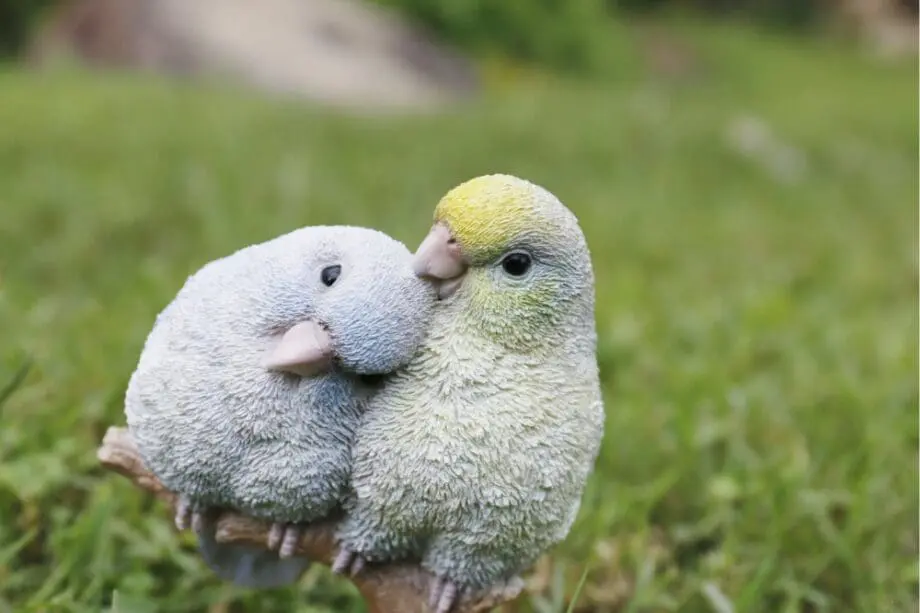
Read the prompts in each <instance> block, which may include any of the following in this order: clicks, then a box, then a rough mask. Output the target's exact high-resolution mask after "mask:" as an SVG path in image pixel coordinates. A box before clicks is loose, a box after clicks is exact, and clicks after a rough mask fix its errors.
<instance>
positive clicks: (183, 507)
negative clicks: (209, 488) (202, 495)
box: [175, 496, 207, 534]
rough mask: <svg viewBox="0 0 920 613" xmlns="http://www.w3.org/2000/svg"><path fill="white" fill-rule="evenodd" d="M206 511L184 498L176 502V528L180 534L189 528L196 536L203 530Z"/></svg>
mask: <svg viewBox="0 0 920 613" xmlns="http://www.w3.org/2000/svg"><path fill="white" fill-rule="evenodd" d="M206 516H207V509H205V508H204V507H201V506H200V505H197V504H195V503H194V502H192V501H191V500H189V499H188V498H187V497H185V496H180V497H179V500H178V501H177V502H176V518H175V522H176V528H177V529H178V530H179V531H180V532H182V531H185V530H188V529H189V528H191V529H192V530H194V531H195V533H196V534H200V533H201V532H202V531H203V530H204V529H205V524H206V522H207V517H206Z"/></svg>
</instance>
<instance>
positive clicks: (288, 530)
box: [267, 523, 301, 559]
mask: <svg viewBox="0 0 920 613" xmlns="http://www.w3.org/2000/svg"><path fill="white" fill-rule="evenodd" d="M300 532H301V531H300V528H299V527H298V526H295V525H294V524H284V523H274V524H272V527H271V528H270V529H269V531H268V543H267V544H268V548H269V549H270V550H271V551H277V552H278V557H279V558H282V559H283V558H291V557H293V556H294V554H295V553H296V552H297V545H299V544H300Z"/></svg>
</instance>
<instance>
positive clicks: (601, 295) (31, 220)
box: [0, 26, 918, 613]
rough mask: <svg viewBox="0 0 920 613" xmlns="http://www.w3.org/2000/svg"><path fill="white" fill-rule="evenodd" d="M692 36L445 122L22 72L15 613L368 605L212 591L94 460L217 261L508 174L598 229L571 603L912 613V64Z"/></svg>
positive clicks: (3, 232)
mask: <svg viewBox="0 0 920 613" xmlns="http://www.w3.org/2000/svg"><path fill="white" fill-rule="evenodd" d="M686 32H687V33H686V36H687V37H688V38H689V39H690V40H691V41H693V44H694V45H695V47H696V49H697V51H698V55H699V61H700V62H701V66H702V69H701V70H700V71H698V73H696V76H694V77H693V78H692V79H690V80H683V81H679V82H668V81H661V80H655V79H652V78H647V79H639V80H635V81H632V80H630V81H623V82H616V83H576V82H566V81H561V80H557V79H553V78H549V77H547V78H541V79H534V80H530V81H528V83H526V84H523V85H520V87H516V88H510V89H507V88H506V89H503V90H502V93H500V94H490V95H487V96H486V98H485V99H484V100H483V101H481V102H477V103H474V104H471V105H467V106H466V107H464V108H460V109H457V110H456V111H452V112H450V113H448V114H446V115H442V116H435V115H427V116H424V117H388V118H373V119H372V118H366V119H346V118H343V117H337V116H334V115H333V114H330V113H326V112H323V111H318V110H310V109H307V108H303V107H301V106H298V105H295V104H292V103H290V102H286V101H282V100H274V101H272V100H260V99H257V98H255V97H251V96H247V95H243V94H240V93H233V92H230V91H215V90H209V91H198V90H195V89H192V88H190V87H188V86H183V87H173V86H168V85H165V84H162V83H159V82H154V81H147V80H142V79H139V78H133V77H125V76H114V75H111V76H106V77H103V76H88V75H80V74H41V75H38V74H26V73H24V72H18V71H15V70H7V71H6V72H5V73H3V74H2V75H0V211H2V215H0V331H2V333H0V388H2V389H7V383H8V382H15V381H17V373H21V372H23V373H24V371H22V369H23V365H24V364H25V363H27V362H29V361H31V368H30V369H29V370H28V372H27V373H24V378H23V380H22V381H21V383H18V384H16V385H15V386H14V387H10V391H9V393H8V394H6V392H5V393H4V394H5V398H4V401H3V405H2V409H0V411H2V413H0V420H2V427H0V612H5V611H16V612H17V613H19V612H32V611H35V612H38V611H42V612H48V611H65V612H75V613H90V612H92V613H97V612H99V611H117V612H119V613H122V612H125V611H130V612H132V613H133V612H145V613H146V612H149V613H160V612H169V613H183V612H189V613H190V612H196V613H198V612H202V613H203V612H210V613H218V612H238V611H260V612H265V613H270V612H274V611H284V612H297V613H305V612H308V611H309V612H312V613H319V612H323V613H325V612H332V611H338V612H346V613H348V612H358V611H362V610H363V608H362V607H363V605H362V604H361V603H360V600H359V599H358V596H357V594H356V592H355V591H354V590H353V589H352V588H351V587H350V585H348V583H347V582H345V581H342V580H339V579H335V578H332V577H331V576H330V575H329V573H328V572H327V571H326V570H325V569H322V568H315V569H312V570H311V571H310V572H309V573H308V574H307V575H306V576H305V577H304V579H303V581H302V582H301V583H300V584H299V585H298V586H297V587H296V588H295V589H290V590H278V591H269V592H262V593H253V592H244V591H241V590H236V589H234V588H232V587H229V586H227V585H223V584H220V583H218V582H217V581H216V580H215V579H214V578H213V577H212V575H211V574H210V573H209V572H208V571H207V570H206V569H205V568H204V566H203V565H202V564H201V562H200V561H199V559H198V557H197V555H196V553H195V550H194V541H193V540H192V539H191V538H190V537H188V536H181V537H180V536H177V535H176V534H175V532H174V530H173V529H172V528H171V526H170V520H169V516H168V514H167V513H166V512H165V509H163V508H162V506H160V505H158V504H155V503H154V502H153V501H151V500H150V499H149V498H148V497H147V496H145V495H143V493H141V492H140V491H138V490H136V489H134V488H133V487H131V486H130V485H129V484H128V483H127V482H126V481H125V480H124V479H122V478H120V477H118V476H116V475H114V474H108V473H106V472H104V471H102V470H101V469H99V467H98V466H97V464H96V461H95V455H94V451H95V448H96V446H97V444H98V443H99V441H100V440H101V437H102V434H103V433H104V431H105V428H106V427H107V426H109V425H112V424H123V423H124V418H123V414H122V396H123V393H124V387H125V384H126V381H127V379H128V377H129V376H130V373H131V371H132V369H133V367H134V364H135V363H136V359H137V356H138V354H139V352H140V349H141V346H142V343H143V341H144V338H145V336H146V334H147V332H148V331H149V329H150V327H151V326H152V324H153V321H154V317H155V315H156V314H157V312H158V311H159V310H160V309H161V308H162V307H163V306H164V305H165V304H166V303H167V302H168V301H169V300H170V299H171V298H172V296H173V295H174V294H175V293H176V291H178V289H179V287H180V286H181V284H182V282H183V281H184V279H185V278H186V276H187V275H188V274H189V273H191V272H192V271H194V270H195V269H196V268H198V267H199V266H201V265H202V264H204V263H205V262H207V261H208V260H211V259H213V258H216V257H219V256H222V255H225V254H227V253H229V252H231V251H233V250H235V249H238V248H240V247H242V246H244V245H246V244H250V243H253V242H258V241H262V240H265V239H268V238H270V237H272V236H275V235H277V234H280V233H282V232H285V231H288V230H290V229H292V228H294V227H297V226H301V225H307V224H323V223H349V224H359V225H370V226H376V227H379V228H380V229H382V230H384V231H386V232H389V233H390V234H392V235H394V236H396V237H397V238H399V239H401V240H403V241H405V242H407V243H408V244H409V246H410V247H412V248H414V247H415V246H416V245H417V244H418V242H419V241H420V240H421V239H422V237H423V236H424V233H425V232H426V231H427V229H428V226H429V224H430V219H431V213H432V210H433V207H434V204H435V203H436V201H437V199H438V198H439V197H440V196H441V195H442V194H443V193H444V192H445V191H447V189H449V188H450V187H452V186H454V185H456V184H457V183H459V182H461V181H463V180H465V179H468V178H470V177H472V176H474V175H476V174H481V173H487V172H510V173H514V174H518V175H521V176H524V177H527V178H530V179H532V180H534V181H537V182H538V183H541V184H543V185H545V186H546V187H548V188H549V189H551V190H552V191H554V192H555V193H556V194H557V195H559V196H560V197H561V198H562V199H563V200H564V201H565V202H566V203H567V204H569V205H570V206H571V208H572V209H573V210H574V211H575V212H576V213H577V214H578V215H579V217H580V218H581V220H582V222H583V225H584V228H585V231H586V233H587V236H588V240H589V243H590V245H591V246H592V253H593V258H594V262H595V267H596V273H597V297H598V306H597V320H598V331H599V354H600V360H601V369H602V375H603V379H604V385H605V394H606V403H607V415H608V419H607V425H606V438H605V443H604V447H603V449H602V452H601V454H600V457H599V459H598V463H597V470H596V472H595V474H594V476H593V478H592V480H591V482H590V484H589V487H588V491H587V492H586V494H585V497H584V501H583V504H582V508H581V513H580V515H579V518H578V520H577V522H576V524H575V526H574V528H573V530H572V533H571V534H570V536H569V538H568V539H567V541H566V542H565V543H564V544H563V545H562V546H560V547H558V548H557V549H555V550H554V551H553V553H552V556H551V560H550V569H551V571H550V575H552V573H553V572H554V571H552V569H553V568H554V567H558V568H562V569H564V570H565V577H564V578H565V585H566V586H568V587H567V589H566V590H565V592H566V593H567V594H571V593H572V590H574V588H575V586H576V585H577V583H578V578H579V576H580V575H581V573H583V572H585V568H586V567H590V570H588V571H587V574H586V575H585V576H586V580H585V583H584V589H583V590H581V593H580V595H579V597H578V604H577V606H576V609H575V610H577V611H632V612H636V613H639V612H642V613H644V612H649V611H687V612H690V613H696V612H700V613H703V612H711V611H719V612H722V611H736V612H738V613H741V612H763V613H776V612H779V613H784V612H805V611H808V612H828V613H831V612H833V613H846V612H864V611H886V612H887V611H890V612H901V611H904V612H906V611H911V610H916V606H917V602H916V594H917V564H916V557H917V537H918V535H917V497H918V488H917V483H918V478H917V428H918V422H917V398H918V393H917V370H918V369H917V354H916V342H917V305H916V295H917V235H916V231H917V216H916V210H917V209H916V205H917V168H918V156H917V129H918V125H917V114H916V104H917V99H916V93H917V92H916V82H915V77H916V69H915V65H903V66H901V65H880V64H875V63H873V62H872V61H871V60H869V59H864V58H858V57H856V56H854V55H851V54H850V53H849V52H846V51H841V50H839V49H833V48H830V47H828V46H827V45H823V44H817V43H814V42H810V43H805V42H797V41H794V40H786V39H780V38H773V37H772V36H768V35H764V34H759V33H757V32H755V31H752V30H749V29H743V28H740V27H735V28H725V29H719V28H711V27H707V28H704V27H699V28H696V26H694V27H693V28H688V29H687V31H686ZM11 385H12V384H11ZM538 588H539V586H538ZM535 589H537V588H535ZM541 593H542V592H541ZM116 594H117V598H116V596H115V595H116ZM530 600H531V599H529V598H523V599H521V601H520V602H519V603H518V604H517V605H515V607H516V608H514V609H512V610H518V611H529V610H531V605H530V604H529V603H530ZM566 600H569V599H566ZM563 602H564V601H563Z"/></svg>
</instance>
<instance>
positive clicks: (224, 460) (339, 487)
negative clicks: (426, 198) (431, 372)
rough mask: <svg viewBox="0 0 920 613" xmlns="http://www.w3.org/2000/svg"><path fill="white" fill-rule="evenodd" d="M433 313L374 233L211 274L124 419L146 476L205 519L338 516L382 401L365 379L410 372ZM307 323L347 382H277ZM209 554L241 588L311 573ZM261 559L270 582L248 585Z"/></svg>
mask: <svg viewBox="0 0 920 613" xmlns="http://www.w3.org/2000/svg"><path fill="white" fill-rule="evenodd" d="M331 265H340V266H341V273H340V276H339V277H338V279H337V280H336V281H335V282H334V284H333V285H332V286H330V287H327V286H326V285H325V284H324V283H322V281H321V271H322V270H323V269H324V268H325V267H328V266H331ZM433 302H434V294H433V289H432V288H431V286H430V284H428V283H426V282H424V281H422V280H421V279H418V278H417V277H415V276H414V275H413V273H412V270H411V254H410V252H409V251H408V249H407V248H406V247H405V246H404V245H403V244H402V243H400V242H398V241H396V240H394V239H393V238H391V237H389V236H387V235H386V234H384V233H382V232H378V231H376V230H371V229H365V228H357V227H348V226H314V227H306V228H301V229H299V230H295V231H293V232H291V233H288V234H285V235H283V236H280V237H278V238H275V239H273V240H270V241H267V242H264V243H260V244H257V245H252V246H249V247H246V248H244V249H241V250H239V251H237V252H236V253H233V254H232V255H229V256H227V257H224V258H221V259H219V260H216V261H213V262H211V263H209V264H207V265H205V266H204V267H202V268H201V269H200V270H199V271H198V272H196V273H195V274H193V275H192V276H191V277H189V279H188V280H187V281H186V283H185V285H184V286H183V287H182V289H181V290H180V291H179V293H178V294H177V295H176V297H175V299H174V300H173V301H172V302H171V303H170V304H169V305H168V306H167V307H166V308H165V309H164V310H163V312H162V313H161V314H160V315H159V316H158V317H157V320H156V323H155V325H154V327H153V330H152V331H151V332H150V335H149V337H148V338H147V341H146V343H145V345H144V348H143V351H142V354H141V356H140V359H139V362H138V364H137V368H136V370H135V371H134V374H133V375H132V377H131V379H130V382H129V385H128V389H127V392H126V398H125V412H126V415H127V421H128V426H129V428H130V431H131V434H132V436H133V437H134V440H135V441H136V443H137V446H138V449H139V451H140V453H141V456H142V457H143V459H144V462H145V463H146V465H147V466H148V467H149V468H150V470H151V471H153V472H154V474H156V475H157V477H158V478H159V479H160V480H161V481H162V482H163V483H164V485H166V487H168V488H169V489H171V490H173V491H174V492H177V493H179V494H182V495H184V496H185V497H187V498H188V499H189V500H190V501H191V502H192V503H193V504H195V505H196V507H197V508H202V509H206V508H211V507H225V508H232V509H237V510H239V511H242V512H244V513H247V514H249V515H252V516H255V517H259V518H263V519H266V520H270V521H273V522H286V523H302V522H310V521H313V520H316V519H319V518H322V517H324V516H326V515H328V514H329V513H330V512H331V511H333V510H335V509H336V508H337V507H339V506H340V504H341V503H342V500H343V497H344V496H345V494H346V491H347V484H348V479H349V476H350V472H351V455H350V447H351V444H352V440H353V437H354V432H355V428H356V425H357V422H358V419H359V416H360V414H361V412H362V410H363V408H364V406H365V404H366V402H367V401H368V400H369V399H370V397H371V396H372V394H373V390H374V389H375V388H373V387H371V386H370V385H368V384H365V383H364V382H363V381H362V379H361V378H360V377H359V376H357V375H373V374H386V373H389V372H391V371H393V370H395V369H396V368H398V367H399V366H401V365H403V364H405V363H406V362H407V361H408V360H409V359H410V357H411V356H412V354H413V353H414V352H415V350H416V349H417V347H418V346H419V344H420V343H421V342H422V340H423V338H424V336H425V334H426V332H427V327H428V321H429V318H430V315H431V306H432V304H433ZM305 320H313V321H316V322H319V323H321V324H322V326H323V327H324V328H325V329H326V330H327V331H328V333H329V335H330V336H331V338H332V345H333V350H334V355H335V361H336V366H335V368H334V369H333V370H331V371H329V372H326V373H323V374H318V375H316V376H313V377H300V376H296V375H292V374H288V373H281V372H275V371H269V370H266V369H265V368H264V367H263V366H262V359H263V357H264V356H265V355H266V352H267V351H269V350H270V349H271V347H272V346H273V344H274V343H277V339H278V338H279V336H280V335H281V334H283V333H284V332H285V331H286V330H288V329H290V328H291V327H292V326H294V325H295V324H298V323H300V322H303V321H305ZM201 547H202V553H203V555H204V557H205V559H206V561H208V563H209V564H211V565H212V567H215V570H216V571H217V572H218V574H220V575H221V576H223V577H224V578H230V579H231V580H234V582H236V583H240V584H241V585H262V586H265V585H269V584H277V583H279V582H280V583H284V582H288V581H285V580H283V579H281V578H280V577H281V576H282V575H285V573H287V575H285V576H288V575H291V574H294V575H295V576H294V579H296V575H297V574H299V573H294V572H292V565H294V564H301V565H302V566H303V564H304V563H303V562H301V561H297V562H295V561H292V560H278V559H277V556H276V559H275V561H276V562H277V563H278V565H277V567H276V569H275V570H276V571H277V574H276V576H275V579H274V580H272V578H271V577H272V569H271V568H266V566H265V563H266V561H265V557H264V554H260V553H258V552H256V551H255V550H251V553H250V554H247V555H244V552H245V551H246V550H245V548H231V547H226V546H218V544H217V543H215V542H213V540H210V541H209V540H208V539H202V542H201ZM253 556H260V557H259V560H260V564H261V570H259V572H256V571H255V570H254V571H251V572H248V573H246V572H242V571H241V570H240V569H241V568H242V567H245V566H246V565H247V564H248V565H252V564H253ZM256 566H259V564H257V565H256ZM302 566H301V570H302ZM257 570H258V569H257ZM259 575H261V576H262V578H261V579H260V578H259ZM291 580H293V579H291Z"/></svg>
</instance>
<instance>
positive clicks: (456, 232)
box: [434, 174, 545, 260]
mask: <svg viewBox="0 0 920 613" xmlns="http://www.w3.org/2000/svg"><path fill="white" fill-rule="evenodd" d="M538 190H539V188H538V187H537V186H536V185H534V184H532V183H530V182H528V181H525V180H523V179H519V178H517V177H514V176H510V175H500V174H495V175H485V176H481V177H476V178H474V179H470V180H469V181H466V182H465V183H461V184H460V185H458V186H457V187H455V188H453V189H452V190H450V191H449V192H447V194H446V195H445V196H444V197H443V198H442V199H441V201H440V202H439V203H438V205H437V207H436V208H435V213H434V217H435V221H436V222H443V223H446V224H447V226H448V227H449V228H450V230H451V233H452V234H453V236H454V238H455V239H457V242H458V243H460V245H461V246H462V247H463V248H464V250H465V251H466V252H467V254H468V256H470V257H471V258H472V259H474V260H477V259H488V258H490V257H494V256H496V255H498V254H499V253H500V252H501V251H502V250H503V249H505V248H506V246H507V245H508V243H509V242H511V241H512V240H513V239H514V238H516V237H519V236H520V235H522V234H526V233H533V231H534V230H536V229H538V228H540V227H541V226H542V225H545V221H542V220H541V216H540V215H539V213H538V211H537V209H536V206H535V205H536V203H537V201H538V199H539V196H538Z"/></svg>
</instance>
